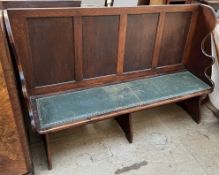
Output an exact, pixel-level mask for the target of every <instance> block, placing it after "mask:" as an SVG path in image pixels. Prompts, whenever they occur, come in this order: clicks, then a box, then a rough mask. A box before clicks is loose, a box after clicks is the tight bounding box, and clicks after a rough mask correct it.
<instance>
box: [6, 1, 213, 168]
mask: <svg viewBox="0 0 219 175" xmlns="http://www.w3.org/2000/svg"><path fill="white" fill-rule="evenodd" d="M4 19H5V25H6V28H7V33H8V37H9V40H10V44H11V48H12V50H13V53H14V56H15V57H16V63H17V67H18V69H19V73H20V80H21V83H22V89H23V94H24V97H25V99H26V105H27V107H28V109H29V115H30V118H31V124H32V127H33V129H35V130H36V131H37V132H38V133H39V134H42V135H44V136H45V141H46V149H47V156H48V165H49V168H50V169H51V168H52V163H51V153H50V145H49V135H50V134H52V133H54V132H58V131H60V130H63V129H67V128H70V127H76V126H80V125H85V124H89V123H92V122H97V121H100V120H105V119H110V118H115V119H116V121H118V123H119V125H120V126H121V128H122V129H123V131H124V132H125V134H126V137H127V139H128V141H129V142H132V140H133V133H132V127H131V126H132V124H131V116H130V113H132V112H136V111H139V110H143V109H148V108H152V107H156V106H161V105H165V104H169V103H175V102H176V103H178V104H179V105H180V106H182V107H183V108H184V109H185V110H186V111H187V112H188V113H189V114H190V115H191V117H192V118H193V119H194V121H196V122H197V123H199V122H200V102H201V101H202V97H203V96H205V95H206V94H208V93H209V92H211V91H212V89H213V83H212V81H211V80H210V78H209V77H208V76H207V74H206V72H207V71H208V68H210V67H211V65H212V63H213V60H212V59H211V56H209V55H208V54H207V53H206V52H209V51H210V47H209V46H210V45H208V43H207V44H206V45H205V41H207V42H208V40H206V39H207V36H209V34H210V33H211V32H212V30H213V29H214V27H215V25H216V17H215V14H214V12H213V10H212V9H211V8H210V7H208V6H205V5H191V6H188V5H180V6H177V5H176V6H156V7H155V6H147V7H129V8H58V9H57V8H55V9H53V8H50V9H31V10H30V9H8V10H7V11H5V12H4ZM136 28H138V31H136ZM178 31H181V32H178Z"/></svg>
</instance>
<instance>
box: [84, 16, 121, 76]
mask: <svg viewBox="0 0 219 175" xmlns="http://www.w3.org/2000/svg"><path fill="white" fill-rule="evenodd" d="M82 19H83V20H82V21H83V73H84V78H94V77H98V76H104V75H111V74H115V73H116V63H117V52H118V33H119V16H97V17H83V18H82Z"/></svg>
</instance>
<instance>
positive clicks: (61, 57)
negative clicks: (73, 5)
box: [23, 17, 75, 87]
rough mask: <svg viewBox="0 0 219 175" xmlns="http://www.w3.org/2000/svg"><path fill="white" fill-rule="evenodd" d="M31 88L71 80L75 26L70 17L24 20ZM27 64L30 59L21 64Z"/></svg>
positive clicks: (72, 75) (72, 78)
mask: <svg viewBox="0 0 219 175" xmlns="http://www.w3.org/2000/svg"><path fill="white" fill-rule="evenodd" d="M27 24H28V31H29V44H30V50H31V51H30V52H31V58H32V59H31V60H30V61H32V68H31V67H30V69H32V76H33V79H34V81H33V84H32V87H37V86H43V85H51V84H57V83H63V82H67V81H72V80H74V76H75V75H74V34H73V31H74V28H73V22H72V18H71V17H62V18H30V19H28V20H27ZM23 64H25V65H24V66H26V67H28V66H29V65H31V64H29V62H26V63H23Z"/></svg>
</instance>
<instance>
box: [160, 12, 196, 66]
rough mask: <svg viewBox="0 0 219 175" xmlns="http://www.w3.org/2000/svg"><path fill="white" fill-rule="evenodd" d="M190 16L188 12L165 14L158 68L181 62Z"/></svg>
mask: <svg viewBox="0 0 219 175" xmlns="http://www.w3.org/2000/svg"><path fill="white" fill-rule="evenodd" d="M191 15H192V13H190V12H180V13H179V12H177V13H166V18H165V26H164V31H163V38H162V43H161V50H160V57H159V62H158V66H166V65H171V64H179V63H181V62H182V59H183V53H184V49H185V43H186V39H187V35H188V31H189V26H190V21H191Z"/></svg>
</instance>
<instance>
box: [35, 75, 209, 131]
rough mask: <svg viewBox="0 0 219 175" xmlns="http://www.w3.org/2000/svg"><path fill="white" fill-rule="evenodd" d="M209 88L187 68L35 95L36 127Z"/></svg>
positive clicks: (76, 119)
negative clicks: (152, 75) (166, 73)
mask: <svg viewBox="0 0 219 175" xmlns="http://www.w3.org/2000/svg"><path fill="white" fill-rule="evenodd" d="M206 89H210V87H209V86H208V85H207V84H206V83H204V82H203V81H201V80H200V79H198V78H197V77H195V76H194V75H193V74H191V73H190V72H188V71H185V72H178V73H173V74H168V75H162V76H158V77H152V78H144V79H140V80H135V81H130V82H126V83H120V84H115V85H108V86H102V87H96V88H90V89H86V90H81V91H76V92H69V93H65V94H59V95H54V96H49V97H42V98H38V99H36V104H37V110H38V115H39V120H40V129H46V128H48V127H52V126H56V125H60V124H64V123H68V122H73V121H78V120H83V119H88V118H92V117H93V116H97V115H101V114H105V113H109V112H113V111H118V110H122V109H127V108H131V107H136V106H141V105H145V104H148V103H153V102H157V101H160V100H166V99H169V98H174V97H179V96H182V95H187V94H191V93H194V92H199V91H202V90H206Z"/></svg>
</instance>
